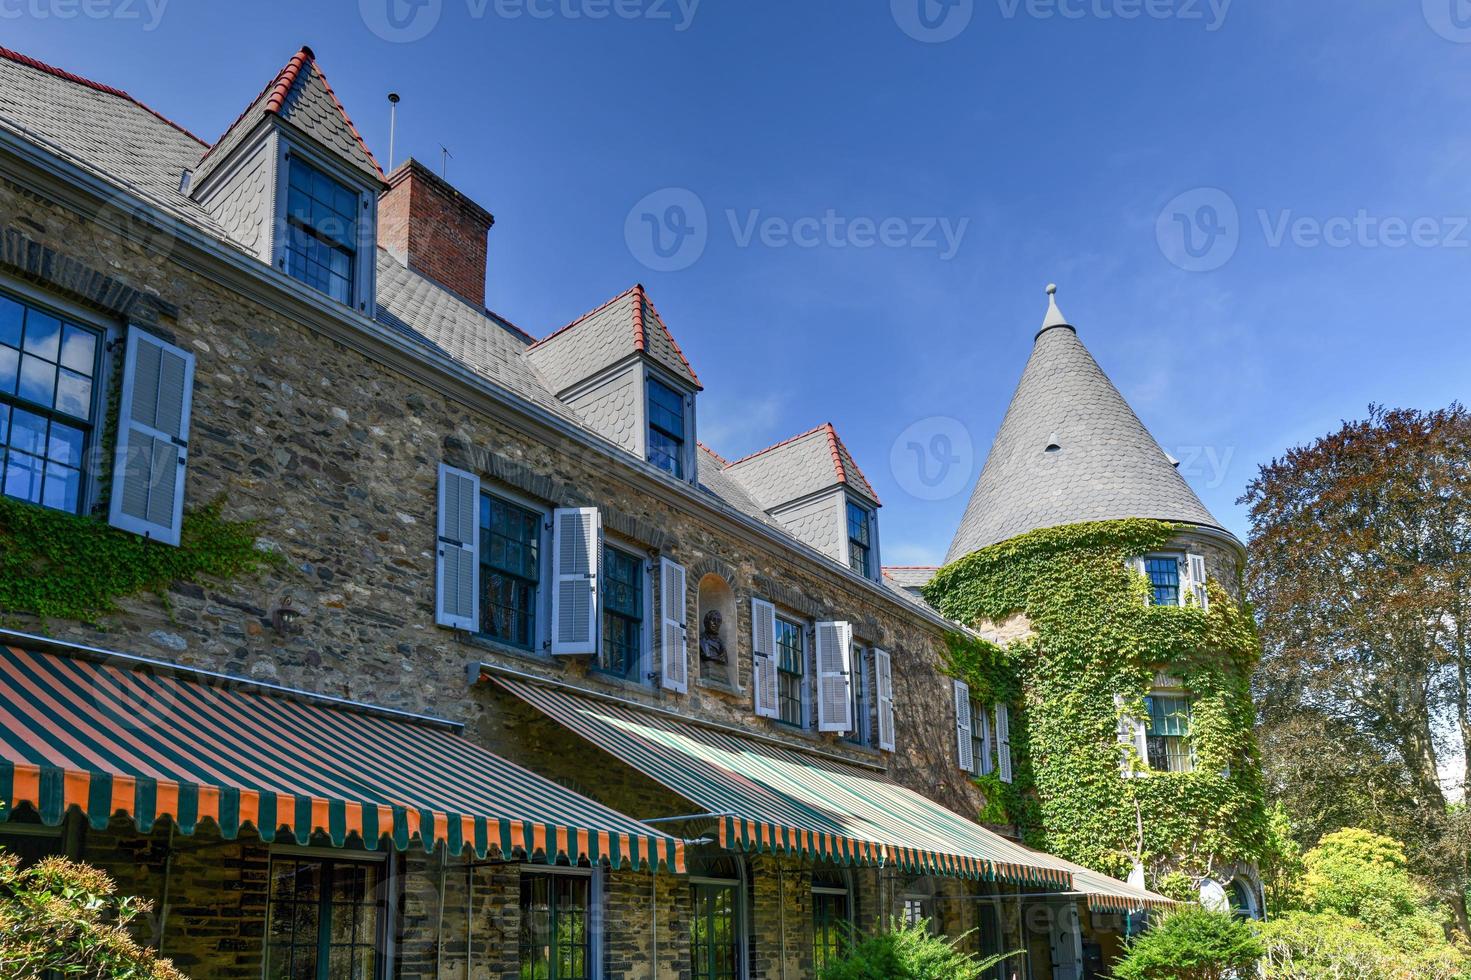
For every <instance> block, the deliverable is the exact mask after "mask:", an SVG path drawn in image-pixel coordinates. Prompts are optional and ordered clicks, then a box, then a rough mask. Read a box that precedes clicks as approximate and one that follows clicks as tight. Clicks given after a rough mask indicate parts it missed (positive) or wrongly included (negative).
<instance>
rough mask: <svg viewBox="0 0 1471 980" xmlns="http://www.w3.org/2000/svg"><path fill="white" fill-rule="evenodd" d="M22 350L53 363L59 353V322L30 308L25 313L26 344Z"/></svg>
mask: <svg viewBox="0 0 1471 980" xmlns="http://www.w3.org/2000/svg"><path fill="white" fill-rule="evenodd" d="M22 349H23V350H24V351H25V352H26V353H27V354H34V355H36V356H37V357H43V358H45V359H46V360H48V361H53V362H54V361H55V360H56V359H57V356H58V355H60V353H61V321H60V320H58V319H56V317H54V316H52V315H51V314H49V313H42V312H41V311H40V310H38V309H36V308H35V307H31V308H30V309H29V310H27V311H26V342H25V345H24V347H23V348H22Z"/></svg>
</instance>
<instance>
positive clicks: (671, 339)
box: [638, 284, 704, 388]
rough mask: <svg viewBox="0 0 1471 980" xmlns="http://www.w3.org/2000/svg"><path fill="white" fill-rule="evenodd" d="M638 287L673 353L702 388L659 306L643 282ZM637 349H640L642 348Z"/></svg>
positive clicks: (697, 376)
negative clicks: (655, 303)
mask: <svg viewBox="0 0 1471 980" xmlns="http://www.w3.org/2000/svg"><path fill="white" fill-rule="evenodd" d="M638 289H639V294H640V295H641V296H643V298H644V302H645V303H648V304H649V310H650V311H651V312H652V313H653V314H654V320H655V321H656V322H657V323H658V324H659V328H660V329H661V330H663V331H664V336H666V337H668V338H669V343H671V344H673V345H674V353H676V354H678V355H679V360H680V362H681V363H682V364H684V369H685V370H686V371H688V372H689V373H690V377H691V378H694V379H695V384H697V385H700V387H701V388H703V387H704V385H703V384H701V383H700V376H699V375H698V374H696V373H695V368H694V365H692V364H691V363H690V359H689V358H688V357H685V356H684V350H683V349H682V348H680V346H679V341H677V340H675V339H674V331H672V330H670V329H669V324H667V323H665V322H664V317H662V316H660V314H659V308H658V307H657V306H655V305H654V301H653V300H651V299H649V294H648V291H647V290H645V289H644V287H643V284H639V287H638ZM639 349H640V350H642V349H643V348H639Z"/></svg>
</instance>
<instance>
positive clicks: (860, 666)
mask: <svg viewBox="0 0 1471 980" xmlns="http://www.w3.org/2000/svg"><path fill="white" fill-rule="evenodd" d="M872 649H873V648H872V647H871V646H869V645H868V644H866V643H864V642H862V641H861V640H858V639H854V640H853V642H852V643H850V644H849V645H848V661H849V662H848V704H849V706H850V710H851V711H852V712H853V727H851V728H849V729H848V730H847V731H846V732H844V733H843V734H842V735H840V736H839V738H841V739H842V740H843V741H844V742H846V743H847V744H849V745H857V746H860V747H862V748H869V747H871V746H872V745H873V732H872V728H873V725H872V724H871V721H870V714H871V713H872V711H873V679H872V678H871V677H870V676H869V673H868V662H869V659H870V658H869V651H871V650H872Z"/></svg>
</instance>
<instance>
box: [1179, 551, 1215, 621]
mask: <svg viewBox="0 0 1471 980" xmlns="http://www.w3.org/2000/svg"><path fill="white" fill-rule="evenodd" d="M1185 568H1186V575H1187V576H1188V578H1189V587H1190V593H1191V594H1192V595H1194V596H1195V604H1196V605H1197V606H1199V607H1200V608H1201V609H1209V608H1210V598H1209V597H1208V596H1207V594H1206V589H1205V579H1206V570H1205V556H1204V555H1194V554H1192V555H1186V556H1185Z"/></svg>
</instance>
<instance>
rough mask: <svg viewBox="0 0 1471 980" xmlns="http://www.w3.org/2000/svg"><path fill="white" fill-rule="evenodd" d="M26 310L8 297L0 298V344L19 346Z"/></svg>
mask: <svg viewBox="0 0 1471 980" xmlns="http://www.w3.org/2000/svg"><path fill="white" fill-rule="evenodd" d="M25 317H26V308H25V307H24V306H22V305H21V304H19V303H17V302H16V301H15V300H13V299H11V298H10V297H8V296H0V344H6V345H8V346H10V347H19V346H20V337H21V328H22V326H23V325H24V324H25Z"/></svg>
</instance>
